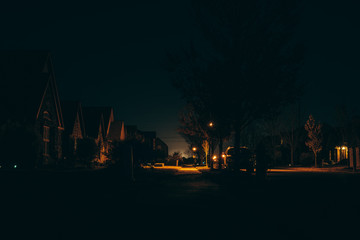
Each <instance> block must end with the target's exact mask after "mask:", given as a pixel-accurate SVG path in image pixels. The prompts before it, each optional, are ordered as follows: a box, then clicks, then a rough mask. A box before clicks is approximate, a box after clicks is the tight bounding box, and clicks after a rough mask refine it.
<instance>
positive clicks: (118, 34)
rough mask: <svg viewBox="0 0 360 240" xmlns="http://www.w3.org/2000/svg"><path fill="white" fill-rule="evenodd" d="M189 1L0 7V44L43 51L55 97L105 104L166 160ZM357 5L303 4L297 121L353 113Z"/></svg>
mask: <svg viewBox="0 0 360 240" xmlns="http://www.w3.org/2000/svg"><path fill="white" fill-rule="evenodd" d="M56 2H57V3H56ZM130 2H131V3H130ZM189 3H190V0H172V1H166V0H162V1H145V0H140V1H129V3H125V1H124V2H123V1H117V2H116V3H108V2H106V1H100V2H99V3H98V4H90V3H87V2H86V3H85V2H84V3H73V2H71V3H70V2H69V3H66V2H64V1H47V2H43V3H41V4H40V3H39V4H38V3H36V4H35V3H34V2H33V1H27V2H25V3H22V2H19V1H16V2H14V3H13V5H9V4H7V5H2V6H1V10H0V21H1V23H0V24H1V39H0V44H1V45H0V46H1V49H2V50H10V49H11V50H14V49H31V50H38V49H39V50H50V51H51V52H52V54H53V60H54V67H55V74H56V80H57V83H58V87H59V93H60V97H61V98H62V99H74V100H80V101H81V102H82V103H83V104H84V105H104V106H113V107H114V111H115V117H116V118H117V119H119V120H124V121H125V124H128V125H137V126H138V128H139V129H141V130H144V131H156V132H157V135H158V137H160V138H161V139H163V140H164V141H165V142H166V143H167V144H168V146H169V153H172V152H173V151H176V150H180V151H182V152H184V151H185V150H186V148H187V145H186V143H185V142H184V140H183V139H182V138H181V137H180V136H179V135H178V134H177V132H176V128H177V127H178V112H179V110H180V109H181V107H182V106H183V104H184V103H183V101H182V100H181V98H180V93H179V92H177V90H176V89H174V88H173V87H172V86H171V81H170V77H169V75H168V74H167V72H166V71H165V70H164V68H163V63H164V61H165V60H166V57H165V53H166V51H176V50H178V49H180V48H181V47H182V46H186V45H187V44H189V42H190V41H191V40H194V41H197V42H200V44H201V41H202V40H200V39H201V38H200V37H199V33H198V31H197V28H196V24H195V22H194V21H193V19H192V17H191V13H190V4H189ZM359 7H360V3H358V2H357V1H350V0H343V1H341V2H340V1H325V0H321V1H310V0H309V1H307V4H306V6H305V9H304V12H303V16H302V17H303V19H302V23H301V26H300V28H299V31H298V37H299V38H301V39H302V40H304V43H305V46H306V47H307V55H306V61H305V65H304V68H303V72H302V74H301V78H302V79H305V80H306V81H308V82H309V85H308V88H307V91H306V94H305V96H304V99H303V101H302V109H303V112H304V113H303V115H304V116H306V115H308V114H309V113H312V114H313V115H314V116H315V118H318V119H319V120H321V121H326V122H330V123H332V122H334V119H335V106H336V104H339V103H343V104H346V105H347V106H348V108H349V110H351V111H352V112H354V113H360V111H359V110H360V108H358V107H357V106H358V102H360V101H359V100H358V98H359V97H358V95H359V94H358V92H359V91H360V83H359V79H360V78H359V77H360V74H359V66H360V60H359V56H360V47H359V43H360V34H359V23H360V19H359V18H360V16H359V14H358V12H359V10H360V8H359Z"/></svg>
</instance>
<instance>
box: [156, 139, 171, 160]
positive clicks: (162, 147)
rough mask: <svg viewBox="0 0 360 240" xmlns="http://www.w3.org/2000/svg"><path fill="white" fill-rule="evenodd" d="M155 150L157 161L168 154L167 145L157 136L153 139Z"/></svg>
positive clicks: (163, 158)
mask: <svg viewBox="0 0 360 240" xmlns="http://www.w3.org/2000/svg"><path fill="white" fill-rule="evenodd" d="M155 151H156V158H157V161H160V160H165V159H166V158H167V157H168V156H169V148H168V145H167V144H166V143H165V142H164V141H162V140H161V139H160V138H158V137H157V138H156V139H155Z"/></svg>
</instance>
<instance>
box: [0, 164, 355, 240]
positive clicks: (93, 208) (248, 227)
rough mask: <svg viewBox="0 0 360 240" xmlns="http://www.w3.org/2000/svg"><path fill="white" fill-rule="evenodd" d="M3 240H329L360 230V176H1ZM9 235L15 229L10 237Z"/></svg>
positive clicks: (103, 173) (152, 171) (147, 171)
mask: <svg viewBox="0 0 360 240" xmlns="http://www.w3.org/2000/svg"><path fill="white" fill-rule="evenodd" d="M0 174H1V175H0V176H1V179H0V181H1V190H2V192H1V208H2V219H4V220H5V222H6V223H5V224H3V225H1V226H0V229H1V233H0V239H39V238H43V239H89V238H91V239H142V238H144V237H145V238H153V237H156V238H166V239H173V238H183V239H206V238H208V237H214V236H218V237H221V239H240V238H243V239H257V238H261V239H324V238H327V237H339V238H341V239H347V238H354V237H355V238H356V239H357V237H358V236H359V235H360V233H359V231H358V229H359V227H360V220H359V219H360V194H359V192H360V175H359V174H352V173H326V172H323V173H311V172H308V173H304V172H291V173H290V172H287V173H270V174H269V176H268V178H267V180H266V182H265V183H264V184H259V183H257V182H256V177H255V176H247V175H244V174H228V173H224V172H219V171H209V170H202V171H201V172H198V171H181V172H180V171H177V170H174V169H167V170H164V169H162V170H161V169H142V170H140V171H138V172H136V175H135V177H136V180H135V182H133V183H131V182H126V181H124V179H121V178H120V177H119V176H118V174H117V172H116V171H112V170H106V169H104V170H97V171H82V172H49V171H47V172H46V171H45V172H20V171H18V172H0ZM9 234H10V235H9Z"/></svg>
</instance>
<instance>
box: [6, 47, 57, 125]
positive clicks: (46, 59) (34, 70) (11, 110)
mask: <svg viewBox="0 0 360 240" xmlns="http://www.w3.org/2000/svg"><path fill="white" fill-rule="evenodd" d="M46 91H52V92H53V95H54V104H55V109H56V115H57V116H56V118H57V121H58V126H59V127H63V119H62V114H61V108H60V101H59V96H58V92H57V86H56V81H55V75H54V70H53V66H52V62H51V57H50V53H49V52H46V51H2V52H0V106H1V108H2V112H3V114H2V116H1V118H2V119H1V120H6V119H14V120H19V121H27V122H35V120H36V119H37V117H38V114H39V110H40V107H41V104H42V101H43V98H44V95H45V93H46Z"/></svg>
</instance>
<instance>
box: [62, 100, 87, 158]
mask: <svg viewBox="0 0 360 240" xmlns="http://www.w3.org/2000/svg"><path fill="white" fill-rule="evenodd" d="M61 107H62V113H63V119H64V127H65V130H64V134H63V154H64V159H65V160H71V161H72V163H74V155H75V153H76V150H77V146H78V141H79V140H80V139H83V138H84V137H86V131H85V123H84V116H83V111H82V106H81V103H80V102H79V101H61ZM66 162H67V163H69V162H68V161H66Z"/></svg>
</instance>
